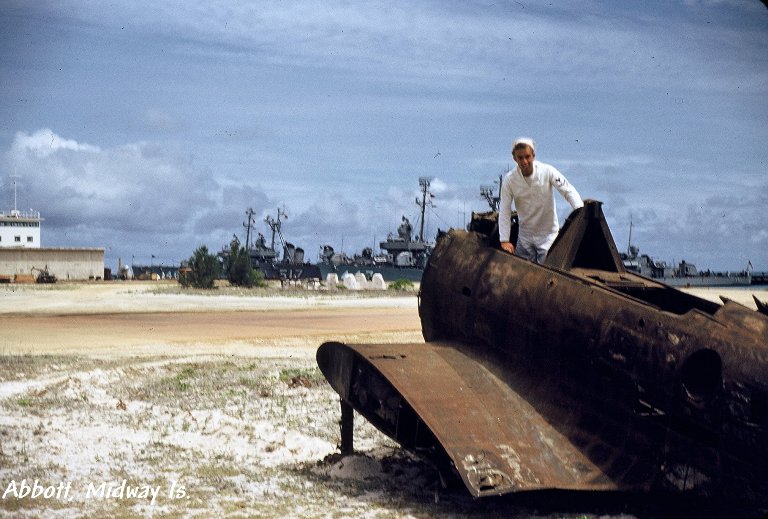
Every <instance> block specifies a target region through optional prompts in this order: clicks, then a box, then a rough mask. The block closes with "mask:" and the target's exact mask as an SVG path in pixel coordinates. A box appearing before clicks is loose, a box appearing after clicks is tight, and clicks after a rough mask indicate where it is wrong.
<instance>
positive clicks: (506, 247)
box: [501, 241, 515, 254]
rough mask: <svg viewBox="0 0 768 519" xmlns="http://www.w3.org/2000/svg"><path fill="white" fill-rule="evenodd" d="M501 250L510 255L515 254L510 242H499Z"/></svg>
mask: <svg viewBox="0 0 768 519" xmlns="http://www.w3.org/2000/svg"><path fill="white" fill-rule="evenodd" d="M501 249H502V250H505V251H507V252H509V253H510V254H514V253H515V245H514V244H513V243H512V242H511V241H503V242H501Z"/></svg>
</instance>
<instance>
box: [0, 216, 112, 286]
mask: <svg viewBox="0 0 768 519" xmlns="http://www.w3.org/2000/svg"><path fill="white" fill-rule="evenodd" d="M42 220H43V218H41V217H40V213H39V212H37V211H19V210H17V209H13V210H11V211H10V212H9V213H5V212H2V211H0V282H10V281H12V280H14V279H16V280H18V279H19V276H27V278H29V277H30V276H31V277H32V278H35V277H37V274H38V273H39V272H42V271H47V272H48V273H50V274H53V275H54V276H56V278H57V279H60V280H73V281H74V280H88V279H101V278H102V276H103V275H104V249H100V248H43V247H42V244H41V243H40V222H42Z"/></svg>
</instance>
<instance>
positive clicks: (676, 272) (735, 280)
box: [619, 221, 752, 287]
mask: <svg viewBox="0 0 768 519" xmlns="http://www.w3.org/2000/svg"><path fill="white" fill-rule="evenodd" d="M619 256H620V258H621V261H622V263H623V264H624V268H625V269H626V270H627V271H629V272H633V273H635V274H640V275H641V276H645V277H647V278H651V279H653V280H655V281H659V282H661V283H664V284H665V285H670V286H674V287H738V286H747V285H751V284H752V275H751V272H750V270H749V269H745V270H743V271H741V272H727V271H726V272H715V271H711V270H699V269H698V268H696V265H694V264H693V263H690V262H688V261H685V260H682V261H680V262H679V263H678V264H677V266H673V265H669V264H667V262H665V261H659V260H655V259H653V258H652V257H651V256H649V255H647V254H640V249H639V248H638V247H637V246H635V245H632V222H631V221H630V223H629V243H628V245H627V252H624V253H620V254H619Z"/></svg>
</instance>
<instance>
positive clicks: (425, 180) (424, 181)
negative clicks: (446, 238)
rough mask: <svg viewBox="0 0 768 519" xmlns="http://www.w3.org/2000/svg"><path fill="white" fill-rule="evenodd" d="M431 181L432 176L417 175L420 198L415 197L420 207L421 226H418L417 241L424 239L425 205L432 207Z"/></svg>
mask: <svg viewBox="0 0 768 519" xmlns="http://www.w3.org/2000/svg"><path fill="white" fill-rule="evenodd" d="M431 182H432V177H419V187H420V188H421V200H419V199H418V198H417V199H416V205H418V206H419V208H420V209H421V226H420V228H419V241H420V242H423V241H424V211H425V210H426V208H427V206H429V207H434V206H433V205H432V200H431V197H432V193H430V192H429V184H430V183H431ZM427 194H429V196H430V199H429V200H427Z"/></svg>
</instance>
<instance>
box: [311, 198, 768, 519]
mask: <svg viewBox="0 0 768 519" xmlns="http://www.w3.org/2000/svg"><path fill="white" fill-rule="evenodd" d="M486 223H487V222H486ZM483 227H484V225H483V222H476V223H474V224H473V227H472V229H473V230H470V231H460V230H453V231H451V232H449V233H448V234H447V235H446V236H444V237H443V238H441V239H440V241H439V242H438V244H437V245H436V248H435V250H434V252H433V253H432V256H431V258H430V260H429V263H428V265H427V267H426V270H425V272H424V276H423V279H422V284H421V292H420V302H419V314H420V317H421V323H422V330H423V335H424V338H425V340H426V343H424V344H362V345H360V344H358V345H352V344H349V345H348V344H342V343H338V342H327V343H325V344H323V345H322V346H321V347H320V348H319V349H318V352H317V362H318V365H319V367H320V369H321V370H322V372H323V374H324V375H325V377H326V378H327V379H328V381H329V382H330V384H331V386H332V387H333V388H334V389H335V390H336V391H337V392H338V393H339V395H340V396H341V400H342V411H343V412H342V414H343V415H345V414H346V416H347V417H348V416H351V408H354V409H355V410H356V411H358V412H359V413H360V414H361V415H362V416H364V417H365V418H366V419H368V420H369V421H370V422H371V423H372V424H373V425H374V426H376V427H377V428H378V429H380V430H381V431H383V432H384V433H386V434H387V435H389V436H390V437H392V438H393V439H394V440H396V441H397V442H399V443H400V444H401V445H402V446H403V447H404V448H406V449H409V450H411V451H414V452H416V453H419V454H422V455H424V456H426V457H428V458H430V459H432V460H434V461H435V462H436V463H437V464H438V466H439V467H440V468H441V469H442V470H445V471H451V472H454V473H456V474H458V476H460V477H461V479H462V480H463V482H464V484H465V485H466V487H467V489H468V490H469V492H470V493H471V494H472V495H474V496H476V497H482V496H487V495H500V494H505V493H509V492H518V491H526V490H540V489H571V490H632V491H648V490H656V489H662V490H666V491H669V490H671V491H675V492H677V491H682V492H685V493H691V494H694V495H704V496H715V497H717V496H730V497H738V498H739V499H743V500H746V501H747V502H751V503H755V504H756V506H757V507H758V508H759V509H762V510H764V509H765V508H766V506H767V505H766V499H768V497H766V496H768V477H767V476H768V448H766V446H768V316H767V315H763V314H762V313H761V312H758V311H755V310H752V309H749V308H747V307H744V306H742V305H739V304H737V303H735V302H732V301H728V300H726V301H725V302H724V304H722V305H721V304H718V303H714V302H710V301H707V300H704V299H700V298H697V297H694V296H692V295H689V294H686V293H684V292H681V291H679V290H677V289H674V288H671V287H669V286H666V285H664V284H661V283H658V282H655V281H653V280H651V279H649V278H645V277H641V276H639V275H636V274H633V273H630V272H627V271H625V269H624V267H623V264H622V262H621V259H620V257H619V254H618V252H617V249H616V246H615V244H614V241H613V238H612V236H611V234H610V231H609V229H608V226H607V224H606V221H605V217H604V215H603V212H602V208H601V204H600V202H595V201H588V202H587V204H586V205H585V207H583V208H581V209H577V210H576V211H574V212H573V213H572V214H571V215H570V217H569V218H568V220H567V221H566V223H565V225H564V226H563V228H562V230H561V231H560V234H559V236H558V238H557V240H556V242H555V244H554V245H553V247H552V249H551V250H550V253H549V255H548V256H547V259H546V262H545V264H544V265H537V264H535V263H532V262H529V261H527V260H523V259H521V258H519V257H516V256H513V255H510V254H507V253H505V252H503V251H501V250H500V249H498V247H497V244H498V232H496V234H495V239H494V232H493V231H492V230H490V229H488V228H487V227H488V226H487V225H486V226H485V227H486V231H485V232H483ZM345 411H346V412H345ZM344 420H348V418H345V419H344ZM343 423H345V422H344V421H343ZM346 423H347V426H346V430H345V426H344V425H342V443H344V442H347V445H348V446H349V441H350V435H351V427H349V422H346ZM345 437H346V438H345Z"/></svg>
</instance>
